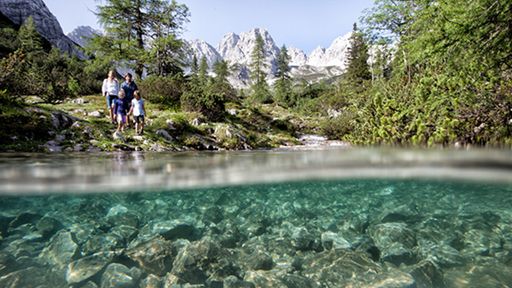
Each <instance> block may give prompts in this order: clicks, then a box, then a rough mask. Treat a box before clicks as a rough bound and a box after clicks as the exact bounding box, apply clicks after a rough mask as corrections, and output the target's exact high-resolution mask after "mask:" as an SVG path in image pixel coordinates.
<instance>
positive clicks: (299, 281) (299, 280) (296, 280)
mask: <svg viewBox="0 0 512 288" xmlns="http://www.w3.org/2000/svg"><path fill="white" fill-rule="evenodd" d="M280 280H281V282H283V283H284V284H285V285H286V287H288V288H292V287H293V288H317V287H320V285H318V284H317V283H316V282H315V281H313V280H311V279H308V278H306V277H303V276H299V275H294V274H287V275H285V276H283V277H281V278H280Z"/></svg>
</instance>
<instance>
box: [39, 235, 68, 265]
mask: <svg viewBox="0 0 512 288" xmlns="http://www.w3.org/2000/svg"><path fill="white" fill-rule="evenodd" d="M77 250H78V245H77V244H76V243H75V241H74V240H73V236H72V235H71V233H69V232H67V231H60V232H59V233H57V234H56V235H55V236H53V237H52V238H51V239H50V244H49V245H48V246H47V247H45V248H44V249H43V251H42V252H41V254H40V255H39V258H40V259H41V260H42V261H43V262H45V263H48V264H50V265H54V266H57V267H59V268H64V267H65V266H66V265H68V264H69V263H71V260H72V259H73V257H74V256H75V255H76V253H77Z"/></svg>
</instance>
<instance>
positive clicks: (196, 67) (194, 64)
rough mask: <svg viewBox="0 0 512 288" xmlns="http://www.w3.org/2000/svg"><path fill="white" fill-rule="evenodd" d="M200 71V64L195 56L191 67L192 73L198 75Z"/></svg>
mask: <svg viewBox="0 0 512 288" xmlns="http://www.w3.org/2000/svg"><path fill="white" fill-rule="evenodd" d="M198 71H199V64H198V63H197V56H196V55H195V54H194V56H193V57H192V63H191V65H190V73H191V74H192V75H197V73H198Z"/></svg>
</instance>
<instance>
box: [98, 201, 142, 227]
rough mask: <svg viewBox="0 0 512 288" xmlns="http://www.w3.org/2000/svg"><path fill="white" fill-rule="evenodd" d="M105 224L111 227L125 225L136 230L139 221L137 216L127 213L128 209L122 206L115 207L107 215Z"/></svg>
mask: <svg viewBox="0 0 512 288" xmlns="http://www.w3.org/2000/svg"><path fill="white" fill-rule="evenodd" d="M106 218H107V222H108V223H109V224H111V225H112V226H119V225H127V226H131V227H135V228H137V227H138V226H139V223H140V219H139V217H138V216H137V215H135V214H134V213H132V212H129V211H128V208H126V207H125V206H122V205H116V206H114V207H112V208H110V210H109V211H108V213H107V216H106Z"/></svg>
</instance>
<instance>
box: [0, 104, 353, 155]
mask: <svg viewBox="0 0 512 288" xmlns="http://www.w3.org/2000/svg"><path fill="white" fill-rule="evenodd" d="M30 101H32V102H36V103H37V101H38V100H37V98H35V99H34V98H32V99H30ZM146 105H147V112H148V115H147V117H146V122H147V123H146V124H147V126H146V129H145V131H144V134H143V135H137V134H136V133H135V130H134V129H133V124H132V126H131V127H130V128H128V129H126V130H125V131H124V132H123V133H121V135H115V134H114V131H115V125H114V124H112V123H110V119H109V118H108V114H107V113H108V112H107V111H106V109H105V107H104V99H103V97H101V96H86V97H81V98H76V99H69V100H66V101H64V102H63V103H61V104H57V105H50V104H34V103H32V104H30V105H27V106H15V107H8V108H5V107H4V108H3V110H2V113H1V115H0V118H1V119H0V122H1V123H3V125H2V126H1V128H0V144H1V145H0V152H101V151H107V152H109V151H151V152H164V151H189V150H253V149H272V148H281V149H312V148H314V147H315V146H316V147H325V146H330V145H331V143H330V142H328V140H327V139H326V138H322V137H316V136H314V134H317V133H319V124H318V123H319V122H320V119H315V118H312V117H304V116H302V115H298V114H296V113H293V112H291V111H289V110H286V109H283V108H281V107H279V106H276V105H256V106H254V107H246V106H244V105H242V104H239V103H228V104H227V105H226V116H225V117H224V120H223V121H222V122H208V121H206V119H205V118H204V117H202V116H201V115H200V114H198V113H187V112H181V111H171V110H169V109H168V108H166V107H161V106H159V105H156V104H152V103H149V102H146ZM304 135H306V136H304ZM308 135H313V136H308ZM315 137H316V138H315ZM336 145H347V144H346V143H343V142H339V143H338V144H336Z"/></svg>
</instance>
